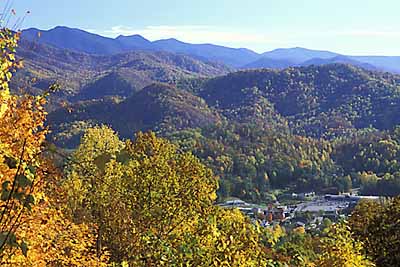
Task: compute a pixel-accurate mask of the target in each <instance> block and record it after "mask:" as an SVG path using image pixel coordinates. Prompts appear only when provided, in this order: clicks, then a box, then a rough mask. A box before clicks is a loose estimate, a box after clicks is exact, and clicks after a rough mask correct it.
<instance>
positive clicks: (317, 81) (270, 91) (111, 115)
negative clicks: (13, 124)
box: [50, 64, 400, 139]
mask: <svg viewBox="0 0 400 267" xmlns="http://www.w3.org/2000/svg"><path fill="white" fill-rule="evenodd" d="M189 81H190V80H189ZM187 84H190V83H181V84H180V85H179V89H178V88H176V87H174V86H166V85H164V86H161V85H157V86H156V85H153V86H150V87H149V88H147V89H146V90H145V91H144V92H141V91H140V92H138V93H136V94H134V95H132V96H131V97H129V98H127V99H126V100H124V101H122V102H119V101H117V102H115V103H114V102H113V101H111V100H103V101H105V102H99V101H86V102H84V103H78V104H76V105H75V106H73V107H72V110H77V111H78V112H77V113H75V112H72V113H69V112H67V109H62V110H63V111H58V113H57V112H55V113H53V114H52V115H51V116H50V122H51V123H52V125H53V127H55V129H57V130H56V132H60V130H59V129H58V125H59V124H60V123H65V120H66V121H67V122H68V123H72V122H75V123H77V122H82V121H85V122H94V123H107V124H111V125H113V126H115V129H116V130H117V131H119V132H120V133H121V134H122V135H123V136H126V135H125V134H126V133H127V132H129V129H134V130H148V129H153V130H157V131H160V132H166V131H169V130H171V129H176V128H179V129H181V128H191V127H203V126H205V125H207V124H213V123H215V122H217V121H231V122H233V123H252V124H256V125H259V126H263V127H269V128H271V127H272V128H276V129H281V130H283V131H287V130H288V131H291V132H293V133H295V134H298V135H303V136H308V137H315V138H321V137H322V138H326V139H331V138H334V137H337V136H346V135H348V134H351V133H353V132H356V131H357V130H358V129H363V128H369V127H374V128H376V129H381V130H385V129H392V128H393V127H394V126H395V125H397V124H399V123H400V120H399V118H398V116H397V115H396V114H399V112H400V109H399V107H400V87H399V84H400V76H396V75H391V74H388V73H380V72H372V71H366V70H364V69H361V68H357V67H354V66H351V65H345V64H330V65H323V66H314V65H313V66H309V67H296V68H288V69H284V70H281V71H277V70H269V69H263V70H249V71H240V72H235V73H230V74H227V75H224V76H219V77H215V78H205V79H202V80H201V82H198V83H194V85H193V84H191V85H192V87H190V86H188V87H185V85H187ZM189 87H190V88H189ZM162 89H167V90H162ZM150 92H151V94H150ZM167 92H170V93H167ZM178 100H179V101H178ZM107 101H108V102H107ZM161 103H162V104H163V105H161ZM177 104H179V108H176V107H177V106H176V105H177ZM161 106H162V107H163V108H161ZM150 107H151V108H150ZM165 107H168V109H164V108H165ZM93 110H95V111H93ZM86 111H87V112H86ZM204 112H206V114H208V115H203V114H205V113H204ZM60 114H62V115H60ZM117 114H118V115H117ZM126 114H130V115H129V116H128V115H126ZM211 114H215V115H211ZM126 116H127V117H126ZM149 116H150V117H149ZM167 117H168V118H170V119H171V120H169V121H167V120H165V118H167ZM207 117H209V118H210V119H209V120H207ZM161 118H163V119H161Z"/></svg>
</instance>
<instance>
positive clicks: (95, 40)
mask: <svg viewBox="0 0 400 267" xmlns="http://www.w3.org/2000/svg"><path fill="white" fill-rule="evenodd" d="M39 32H40V38H39V37H38V35H39ZM22 36H23V39H25V40H30V41H35V42H38V43H42V44H48V45H52V46H55V47H58V48H64V49H69V50H74V51H77V52H84V53H88V54H95V55H113V54H118V53H124V52H129V51H137V50H147V51H167V52H173V53H179V54H185V55H189V56H192V57H194V58H197V59H199V60H202V61H214V62H220V63H223V64H225V65H227V66H229V67H232V68H237V69H239V68H278V69H282V68H286V67H293V66H308V65H312V64H313V65H322V64H328V63H348V64H352V65H356V66H360V67H363V68H367V69H370V70H380V71H390V72H396V73H400V56H368V55H366V56H350V55H341V54H338V53H334V52H330V51H318V50H310V49H305V48H300V47H295V48H286V49H284V48H279V49H276V50H273V51H270V52H265V53H262V54H259V53H256V52H254V51H252V50H249V49H246V48H229V47H224V46H219V45H213V44H189V43H185V42H181V41H179V40H176V39H173V38H171V39H165V40H157V41H153V42H152V41H149V40H147V39H145V38H144V37H142V36H140V35H132V36H118V37H117V38H115V39H113V38H108V37H103V36H100V35H97V34H93V33H89V32H86V31H83V30H80V29H72V28H68V27H61V26H58V27H55V28H53V29H50V30H47V31H42V30H38V29H34V28H31V29H27V30H24V31H23V35H22Z"/></svg>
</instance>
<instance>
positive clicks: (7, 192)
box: [0, 29, 106, 267]
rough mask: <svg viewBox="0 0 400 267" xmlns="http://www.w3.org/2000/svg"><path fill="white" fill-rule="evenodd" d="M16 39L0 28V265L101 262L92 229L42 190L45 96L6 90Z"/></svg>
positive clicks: (45, 178)
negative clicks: (67, 213)
mask: <svg viewBox="0 0 400 267" xmlns="http://www.w3.org/2000/svg"><path fill="white" fill-rule="evenodd" d="M18 39H19V33H13V32H12V31H10V30H8V29H1V30H0V61H1V62H0V63H1V64H0V68H1V69H0V184H1V194H0V263H1V266H39V267H40V266H82V265H85V266H105V261H106V259H105V258H102V259H98V258H97V257H96V254H95V253H94V251H93V249H92V248H93V242H94V241H93V238H92V228H91V227H89V225H77V224H74V223H72V222H71V221H70V220H69V219H68V218H67V217H66V216H65V215H64V214H63V212H62V210H63V209H62V206H61V205H60V202H59V200H57V201H55V200H54V199H52V198H51V197H50V195H48V194H46V193H47V192H46V191H47V190H48V188H49V186H51V184H52V181H53V179H54V176H56V175H55V174H54V173H50V169H52V166H51V163H49V162H48V161H46V160H45V158H44V157H43V150H44V140H45V135H46V133H47V132H48V130H47V129H46V127H44V122H45V119H46V114H47V113H46V111H45V109H44V105H45V104H46V94H44V95H39V96H32V95H28V94H24V95H15V94H12V93H11V92H10V89H9V81H10V79H11V77H12V73H13V72H14V71H15V70H16V68H18V67H21V66H22V64H21V62H19V61H16V60H15V56H14V55H15V49H16V48H17V44H18ZM50 177H53V179H49V178H50ZM53 186H54V184H53ZM59 197H60V196H57V198H59ZM56 203H57V204H56Z"/></svg>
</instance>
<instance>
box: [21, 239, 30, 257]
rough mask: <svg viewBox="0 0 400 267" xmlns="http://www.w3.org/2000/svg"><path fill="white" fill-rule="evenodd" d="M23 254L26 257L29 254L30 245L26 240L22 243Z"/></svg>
mask: <svg viewBox="0 0 400 267" xmlns="http://www.w3.org/2000/svg"><path fill="white" fill-rule="evenodd" d="M20 248H21V251H22V254H23V255H24V256H25V257H26V256H27V255H28V245H27V244H26V243H25V241H22V243H21V245H20Z"/></svg>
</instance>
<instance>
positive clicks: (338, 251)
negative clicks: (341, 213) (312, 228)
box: [314, 222, 375, 267]
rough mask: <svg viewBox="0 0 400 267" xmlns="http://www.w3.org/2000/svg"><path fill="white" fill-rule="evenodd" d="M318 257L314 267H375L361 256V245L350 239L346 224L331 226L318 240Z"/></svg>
mask: <svg viewBox="0 0 400 267" xmlns="http://www.w3.org/2000/svg"><path fill="white" fill-rule="evenodd" d="M319 250H320V255H319V257H318V259H317V260H316V262H315V265H314V266H318V267H331V266H343V267H369V266H375V265H374V264H373V263H372V262H371V261H369V260H368V259H367V258H366V256H365V255H364V254H363V247H362V243H361V242H360V241H358V240H355V239H354V238H353V237H352V234H351V231H350V227H349V226H348V225H347V224H346V223H344V222H343V223H337V224H333V225H332V226H331V227H330V228H329V231H328V233H327V235H326V236H325V237H323V238H321V240H320V245H319Z"/></svg>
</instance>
